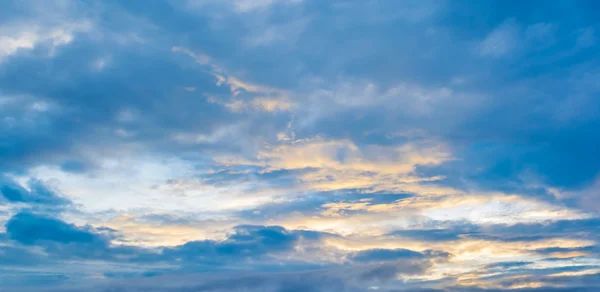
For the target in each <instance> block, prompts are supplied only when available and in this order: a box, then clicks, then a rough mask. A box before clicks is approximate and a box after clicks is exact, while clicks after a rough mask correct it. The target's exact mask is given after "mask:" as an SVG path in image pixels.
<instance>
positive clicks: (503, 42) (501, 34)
mask: <svg viewBox="0 0 600 292" xmlns="http://www.w3.org/2000/svg"><path fill="white" fill-rule="evenodd" d="M518 45H519V28H518V27H517V24H516V23H515V22H514V21H512V20H508V21H506V22H504V23H503V24H501V25H499V26H498V27H496V28H495V29H494V30H493V31H492V32H491V33H490V34H488V35H487V36H486V37H485V39H484V40H483V41H482V42H481V43H480V44H479V46H478V48H477V49H478V51H479V54H481V55H482V56H487V57H503V56H506V55H508V54H510V53H511V52H513V51H514V50H515V49H516V48H517V46H518Z"/></svg>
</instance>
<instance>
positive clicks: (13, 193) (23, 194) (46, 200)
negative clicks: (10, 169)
mask: <svg viewBox="0 0 600 292" xmlns="http://www.w3.org/2000/svg"><path fill="white" fill-rule="evenodd" d="M0 194H1V195H2V196H3V198H4V200H5V201H6V202H8V203H12V204H32V205H36V206H40V205H41V206H44V205H47V206H50V207H52V206H61V205H69V204H70V201H69V200H68V199H66V198H64V197H63V196H61V195H59V194H57V193H56V192H55V191H54V190H52V189H49V188H48V187H47V186H46V185H44V184H43V183H42V182H40V181H35V180H33V181H29V182H28V183H27V184H26V187H24V186H22V185H20V184H19V183H17V182H15V181H14V180H12V179H8V178H2V179H0Z"/></svg>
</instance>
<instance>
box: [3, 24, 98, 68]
mask: <svg viewBox="0 0 600 292" xmlns="http://www.w3.org/2000/svg"><path fill="white" fill-rule="evenodd" d="M90 28H91V23H90V22H88V21H81V22H73V23H68V24H62V25H56V26H51V27H46V26H44V25H40V24H13V25H8V26H5V27H4V28H2V29H0V34H1V35H2V36H0V61H2V60H3V59H5V58H7V57H9V56H12V55H14V54H16V53H18V52H19V51H22V50H32V49H34V48H35V47H37V46H38V45H41V44H45V45H47V46H48V55H49V56H52V55H54V53H55V50H56V48H58V47H60V46H63V45H66V44H68V43H70V42H72V41H73V39H74V37H75V34H77V33H80V32H85V31H89V30H90Z"/></svg>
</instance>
